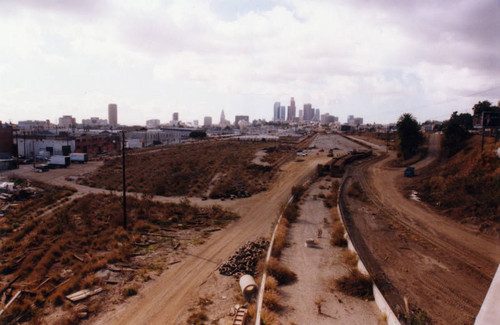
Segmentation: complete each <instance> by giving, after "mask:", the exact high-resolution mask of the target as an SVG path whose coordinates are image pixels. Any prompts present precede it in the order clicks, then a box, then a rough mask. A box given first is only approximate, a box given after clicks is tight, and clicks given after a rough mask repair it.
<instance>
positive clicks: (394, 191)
mask: <svg viewBox="0 0 500 325" xmlns="http://www.w3.org/2000/svg"><path fill="white" fill-rule="evenodd" d="M438 152H439V139H438V138H437V136H433V137H431V146H430V154H429V156H428V157H427V158H426V159H424V160H422V161H420V162H418V163H417V164H415V165H414V166H415V167H416V174H417V177H418V173H419V169H421V168H425V166H427V165H428V164H430V163H431V162H432V161H433V160H434V159H435V157H437V154H438ZM394 157H395V154H394V153H393V152H391V153H390V154H389V155H386V156H385V157H383V158H379V159H375V160H372V161H369V162H363V163H361V164H360V165H359V166H357V167H356V168H353V169H352V173H351V175H352V179H351V180H350V181H349V183H348V185H349V184H352V183H353V182H354V181H357V182H359V183H360V184H361V185H362V187H363V189H364V193H365V195H366V199H364V200H363V199H361V200H359V199H354V198H352V197H347V207H348V210H349V211H350V213H351V214H352V215H353V216H355V219H354V223H355V227H357V228H358V229H359V231H360V232H361V233H362V234H363V240H364V241H365V242H366V244H367V246H368V248H369V250H370V252H368V254H373V255H374V257H375V258H376V259H377V260H378V262H379V264H380V266H381V268H382V270H383V272H384V273H385V274H386V276H387V277H388V279H389V280H390V282H392V284H393V285H394V286H395V287H396V289H397V290H398V291H399V293H400V295H401V296H406V297H408V299H409V302H410V304H411V305H413V306H414V307H418V308H422V309H423V310H425V311H426V312H427V313H428V315H429V316H430V317H431V318H432V320H433V322H434V323H436V324H472V323H473V321H474V318H475V316H476V315H477V313H478V311H479V308H480V306H481V304H482V301H483V299H484V296H485V294H486V291H487V290H488V287H489V284H490V282H491V280H492V278H493V275H494V273H495V270H496V267H497V265H498V263H499V262H500V242H499V240H498V239H496V238H493V237H488V236H485V235H482V234H480V233H479V232H477V231H476V230H474V229H471V228H468V227H467V226H465V225H461V224H458V223H456V222H454V221H453V220H450V219H448V218H446V217H445V216H442V215H440V214H439V213H438V212H437V211H435V210H433V209H432V208H430V207H429V206H427V205H425V204H424V203H421V202H417V201H415V200H411V199H409V198H406V197H405V196H404V195H403V194H402V189H403V188H404V186H405V185H406V184H407V182H410V181H411V180H410V179H405V178H404V177H403V170H404V168H392V167H388V162H390V161H391V160H392V159H394ZM347 191H349V189H347ZM365 253H366V252H365Z"/></svg>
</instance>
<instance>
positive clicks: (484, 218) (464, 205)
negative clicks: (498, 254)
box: [411, 136, 500, 236]
mask: <svg viewBox="0 0 500 325" xmlns="http://www.w3.org/2000/svg"><path fill="white" fill-rule="evenodd" d="M497 147H498V144H495V143H494V141H493V139H486V141H485V146H484V150H483V151H481V137H480V136H474V137H472V138H471V139H469V140H468V141H467V144H466V146H465V147H464V148H463V149H462V150H460V151H459V152H458V153H457V154H455V155H453V156H452V157H450V158H445V157H442V158H441V159H440V160H439V161H438V162H436V164H434V165H433V166H432V167H430V168H428V169H427V170H426V171H425V172H423V173H422V175H421V177H420V179H418V180H417V181H416V183H414V184H413V185H412V186H411V189H412V190H416V191H417V192H418V196H419V197H420V198H421V199H422V200H423V201H426V202H428V203H430V204H432V205H433V206H434V207H436V208H438V209H440V210H442V211H443V212H444V213H445V214H446V215H448V216H450V217H452V218H453V219H455V220H457V221H460V222H462V223H469V224H473V225H477V226H479V229H480V230H481V231H483V232H487V233H489V234H493V235H496V236H499V235H500V159H499V158H497V157H496V155H495V149H496V148H497Z"/></svg>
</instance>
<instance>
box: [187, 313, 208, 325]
mask: <svg viewBox="0 0 500 325" xmlns="http://www.w3.org/2000/svg"><path fill="white" fill-rule="evenodd" d="M206 321H208V316H207V313H205V312H204V311H197V312H194V313H192V314H191V315H189V317H188V319H187V323H188V324H189V325H203V324H206Z"/></svg>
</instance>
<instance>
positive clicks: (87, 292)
mask: <svg viewBox="0 0 500 325" xmlns="http://www.w3.org/2000/svg"><path fill="white" fill-rule="evenodd" d="M101 292H102V288H101V287H99V288H96V289H93V290H92V289H84V290H80V291H78V292H75V293H72V294H70V295H68V296H66V299H68V300H69V301H71V302H77V301H80V300H83V299H85V298H88V297H90V296H94V295H96V294H98V293H101Z"/></svg>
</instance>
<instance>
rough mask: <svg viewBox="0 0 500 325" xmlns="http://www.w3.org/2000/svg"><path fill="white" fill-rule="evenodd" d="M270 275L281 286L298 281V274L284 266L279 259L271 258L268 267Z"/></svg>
mask: <svg viewBox="0 0 500 325" xmlns="http://www.w3.org/2000/svg"><path fill="white" fill-rule="evenodd" d="M266 270H267V273H268V274H269V275H271V276H272V277H274V278H275V279H276V280H277V281H278V283H279V284H280V285H286V284H291V283H294V282H295V281H297V274H295V272H293V271H292V270H290V269H289V268H288V267H287V266H285V265H283V264H281V263H280V261H278V259H276V258H274V257H271V258H270V259H269V262H268V263H267V265H266Z"/></svg>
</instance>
